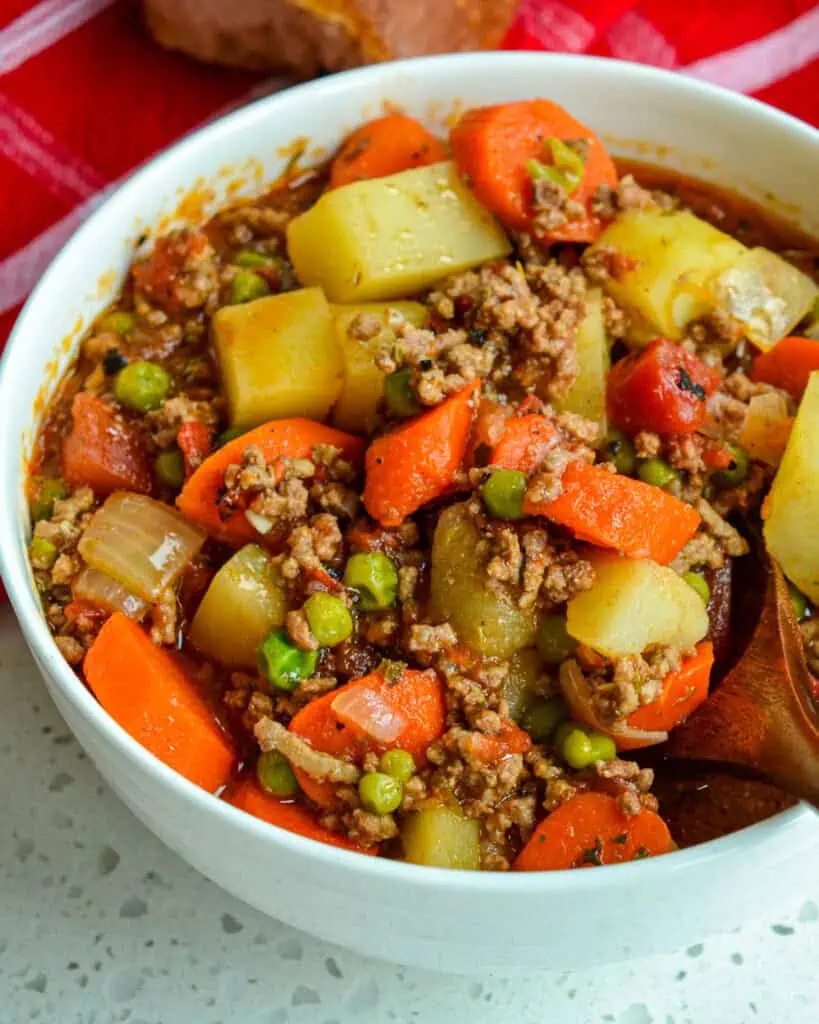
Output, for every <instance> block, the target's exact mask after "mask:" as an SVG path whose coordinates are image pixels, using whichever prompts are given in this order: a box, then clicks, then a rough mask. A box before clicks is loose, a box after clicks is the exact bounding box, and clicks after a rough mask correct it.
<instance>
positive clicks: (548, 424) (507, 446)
mask: <svg viewBox="0 0 819 1024" xmlns="http://www.w3.org/2000/svg"><path fill="white" fill-rule="evenodd" d="M556 441H557V431H556V430H555V428H554V424H553V423H552V421H551V420H550V419H549V418H548V417H547V416H540V415H538V414H537V413H529V415H527V416H512V417H511V418H510V419H508V420H507V421H506V423H505V424H504V429H503V436H502V437H501V439H500V441H499V442H498V443H497V444H496V445H495V447H494V448H493V450H492V454H491V456H490V458H489V464H490V465H492V466H500V468H501V469H519V470H520V471H521V472H522V473H526V474H529V473H533V472H534V471H535V470H536V469H537V468H538V466H539V465H540V464H541V463H542V462H543V460H544V459H545V458H546V456H547V455H548V454H549V452H550V451H551V449H552V448H554V446H555V442H556Z"/></svg>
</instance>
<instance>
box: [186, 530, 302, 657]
mask: <svg viewBox="0 0 819 1024" xmlns="http://www.w3.org/2000/svg"><path fill="white" fill-rule="evenodd" d="M286 612H287V599H286V596H285V588H284V581H283V580H282V578H281V576H280V574H279V571H278V569H277V568H276V566H275V565H274V564H273V562H272V560H271V558H270V555H268V554H267V552H266V551H263V550H262V548H260V547H259V546H258V545H257V544H247V545H245V547H243V548H242V549H241V550H240V551H237V552H236V554H235V555H234V556H233V557H232V558H230V559H229V560H228V561H227V562H225V564H224V565H223V566H222V568H221V569H220V570H219V572H217V573H216V575H215V576H214V577H213V579H212V580H211V583H210V586H209V587H208V589H207V590H206V591H205V596H204V597H203V598H202V601H201V603H200V604H199V607H198V608H197V609H196V614H195V615H194V617H193V621H192V622H191V628H190V640H191V643H192V644H193V645H194V647H196V648H197V649H198V650H199V651H201V652H202V653H203V654H206V655H208V656H209V657H211V658H214V659H215V660H216V661H219V662H221V663H222V664H224V665H231V666H235V667H237V668H251V669H252V668H255V666H256V652H257V649H258V647H259V644H260V643H261V641H262V640H263V639H264V637H265V636H266V634H267V633H269V632H270V630H271V629H275V628H276V627H277V626H281V625H282V623H283V622H284V617H285V614H286Z"/></svg>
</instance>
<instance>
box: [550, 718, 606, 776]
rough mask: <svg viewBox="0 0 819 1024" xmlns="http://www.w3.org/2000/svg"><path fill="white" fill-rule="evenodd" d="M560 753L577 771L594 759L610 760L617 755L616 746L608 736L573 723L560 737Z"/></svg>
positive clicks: (593, 761) (590, 763) (591, 762)
mask: <svg viewBox="0 0 819 1024" xmlns="http://www.w3.org/2000/svg"><path fill="white" fill-rule="evenodd" d="M560 753H561V755H562V757H563V760H564V761H565V762H566V764H568V766H569V767H570V768H574V769H576V770H577V771H579V770H580V769H582V768H588V767H589V766H590V765H592V764H594V763H595V761H611V760H612V759H613V758H615V757H616V756H617V747H616V746H615V744H614V740H613V739H612V738H611V737H610V736H604V735H603V734H602V733H599V732H586V730H585V729H581V728H580V726H577V725H575V726H574V727H573V728H570V729H568V730H567V731H566V732H565V734H564V735H563V736H562V737H561V744H560Z"/></svg>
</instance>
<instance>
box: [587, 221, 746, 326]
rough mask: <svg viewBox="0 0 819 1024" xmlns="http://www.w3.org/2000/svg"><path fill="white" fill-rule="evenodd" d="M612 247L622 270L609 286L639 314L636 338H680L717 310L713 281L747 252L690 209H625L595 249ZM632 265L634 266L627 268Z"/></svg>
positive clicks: (596, 244)
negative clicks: (710, 286) (692, 321)
mask: <svg viewBox="0 0 819 1024" xmlns="http://www.w3.org/2000/svg"><path fill="white" fill-rule="evenodd" d="M604 246H606V247H611V248H613V249H614V250H615V251H616V252H617V254H618V256H619V257H620V258H621V259H622V261H623V264H624V269H623V271H622V272H621V273H618V274H616V275H615V276H613V277H611V278H609V280H607V281H606V283H605V289H606V291H607V292H608V293H609V295H611V297H612V298H613V299H614V300H615V301H616V302H618V303H620V305H622V306H623V307H625V308H626V309H627V310H629V312H632V313H634V314H636V316H637V320H638V324H639V328H638V331H637V339H636V340H639V341H641V342H643V341H650V340H651V339H652V338H653V337H656V336H657V335H658V334H661V335H663V336H665V337H666V338H679V337H681V335H682V333H683V330H684V329H685V327H686V325H687V324H688V323H689V322H690V321H691V320H696V319H697V318H698V317H701V316H703V315H704V314H706V313H707V312H709V310H710V309H712V308H713V295H712V292H711V290H710V289H709V287H708V286H709V284H710V283H711V282H712V280H713V279H714V278H715V277H716V276H717V275H718V274H720V273H721V272H722V271H723V270H725V269H726V268H727V267H729V266H731V265H732V264H733V263H735V262H736V261H737V260H738V259H739V258H740V256H742V254H743V253H744V252H746V251H747V250H746V249H745V246H744V245H742V244H741V243H740V242H737V241H736V239H734V238H731V237H730V236H729V235H726V234H723V232H722V231H718V230H717V229H716V228H715V227H712V226H711V225H710V224H707V223H706V222H705V221H704V220H700V219H699V217H695V216H694V214H693V213H689V212H688V211H685V210H681V211H673V212H668V211H665V212H663V211H662V210H652V209H648V210H627V211H625V212H624V213H621V214H618V216H617V217H616V218H615V220H614V221H612V223H611V224H610V225H609V227H608V228H606V230H605V231H604V232H603V234H602V235H601V236H600V238H599V239H598V240H597V242H596V243H595V244H594V245H593V246H592V250H593V251H595V250H600V249H601V248H603V247H604ZM629 268H630V269H629Z"/></svg>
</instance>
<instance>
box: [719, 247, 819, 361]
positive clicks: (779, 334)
mask: <svg viewBox="0 0 819 1024" xmlns="http://www.w3.org/2000/svg"><path fill="white" fill-rule="evenodd" d="M817 296H819V288H817V286H816V284H815V282H814V281H812V280H811V279H810V278H809V277H808V276H807V274H803V273H802V271H801V270H797V269H796V267H794V266H793V265H792V264H790V263H788V262H787V261H786V260H783V259H782V257H781V256H777V255H776V253H773V252H771V251H770V250H769V249H763V248H761V247H760V248H757V249H749V250H747V251H746V252H745V253H743V255H742V256H741V257H740V259H739V260H737V262H736V263H734V264H733V265H732V266H730V267H729V268H728V269H727V270H724V271H723V272H722V273H721V274H720V275H719V277H718V278H717V279H716V281H715V282H714V302H715V303H716V305H717V307H718V308H719V309H721V310H722V311H723V312H724V313H727V314H728V316H729V317H731V319H732V320H734V321H735V322H736V324H737V325H738V326H739V327H740V329H741V330H742V333H743V335H744V336H745V337H746V338H748V340H749V341H752V342H753V343H754V345H756V346H757V348H760V349H762V351H763V352H764V351H766V350H767V349H769V348H771V346H772V345H775V344H776V343H777V341H779V340H780V339H782V338H784V337H785V336H786V335H787V334H790V332H791V330H792V329H793V328H794V327H795V326H796V325H797V324H798V323H799V321H800V320H801V319H802V318H803V317H804V316H806V315H807V314H808V313H809V312H810V310H811V309H812V308H813V304H814V302H815V301H816V298H817Z"/></svg>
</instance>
